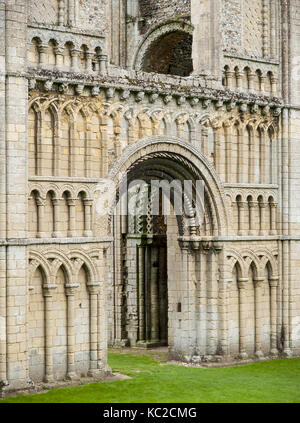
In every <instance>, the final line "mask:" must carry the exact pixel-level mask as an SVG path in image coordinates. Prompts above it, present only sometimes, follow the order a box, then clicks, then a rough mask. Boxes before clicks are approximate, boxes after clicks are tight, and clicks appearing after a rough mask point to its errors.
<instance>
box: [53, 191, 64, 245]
mask: <svg viewBox="0 0 300 423" xmlns="http://www.w3.org/2000/svg"><path fill="white" fill-rule="evenodd" d="M60 203H61V199H60V198H53V200H52V204H53V227H54V231H53V233H52V236H53V238H59V237H61V236H62V235H61V232H60V213H59V211H60Z"/></svg>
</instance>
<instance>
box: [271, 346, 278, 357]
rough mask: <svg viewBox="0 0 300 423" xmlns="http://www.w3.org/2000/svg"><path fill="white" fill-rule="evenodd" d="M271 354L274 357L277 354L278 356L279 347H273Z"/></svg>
mask: <svg viewBox="0 0 300 423" xmlns="http://www.w3.org/2000/svg"><path fill="white" fill-rule="evenodd" d="M270 354H271V355H272V356H273V357H277V356H278V354H279V352H278V349H277V348H272V349H271V351H270Z"/></svg>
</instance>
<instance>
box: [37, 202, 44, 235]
mask: <svg viewBox="0 0 300 423" xmlns="http://www.w3.org/2000/svg"><path fill="white" fill-rule="evenodd" d="M36 201H37V207H38V232H37V238H45V237H46V229H45V205H46V199H44V198H37V200H36Z"/></svg>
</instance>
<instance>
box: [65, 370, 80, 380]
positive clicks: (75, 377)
mask: <svg viewBox="0 0 300 423" xmlns="http://www.w3.org/2000/svg"><path fill="white" fill-rule="evenodd" d="M66 380H70V381H71V382H73V381H74V382H77V381H79V380H80V377H79V376H78V375H77V374H76V373H75V372H70V373H68V374H67V376H66Z"/></svg>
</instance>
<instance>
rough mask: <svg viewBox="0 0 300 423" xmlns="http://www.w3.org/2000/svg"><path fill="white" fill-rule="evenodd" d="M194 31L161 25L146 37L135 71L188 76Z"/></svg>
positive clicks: (186, 26) (179, 25) (171, 24)
mask: <svg viewBox="0 0 300 423" xmlns="http://www.w3.org/2000/svg"><path fill="white" fill-rule="evenodd" d="M192 34H193V27H192V26H191V25H190V24H187V23H185V22H180V21H175V22H168V23H166V24H164V25H160V26H158V27H156V28H154V29H152V30H150V31H148V33H147V34H146V36H145V38H144V40H143V41H142V42H141V44H140V46H139V48H138V50H137V54H136V56H135V59H134V68H135V69H136V70H143V71H145V72H156V73H162V74H172V75H178V76H189V75H190V74H191V73H192V71H193V62H192Z"/></svg>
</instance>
